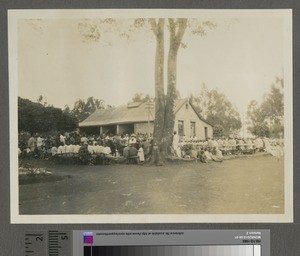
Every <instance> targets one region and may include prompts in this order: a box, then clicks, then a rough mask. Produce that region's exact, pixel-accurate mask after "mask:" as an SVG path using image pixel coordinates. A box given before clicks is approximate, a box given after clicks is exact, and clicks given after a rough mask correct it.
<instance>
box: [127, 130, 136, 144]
mask: <svg viewBox="0 0 300 256" xmlns="http://www.w3.org/2000/svg"><path fill="white" fill-rule="evenodd" d="M129 144H134V145H135V144H136V135H135V134H134V133H133V134H131V136H130V139H129Z"/></svg>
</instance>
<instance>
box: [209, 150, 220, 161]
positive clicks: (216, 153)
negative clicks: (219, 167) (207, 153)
mask: <svg viewBox="0 0 300 256" xmlns="http://www.w3.org/2000/svg"><path fill="white" fill-rule="evenodd" d="M211 157H212V159H213V160H214V161H215V162H222V161H223V155H222V152H221V150H220V149H218V148H214V149H213V151H212V155H211Z"/></svg>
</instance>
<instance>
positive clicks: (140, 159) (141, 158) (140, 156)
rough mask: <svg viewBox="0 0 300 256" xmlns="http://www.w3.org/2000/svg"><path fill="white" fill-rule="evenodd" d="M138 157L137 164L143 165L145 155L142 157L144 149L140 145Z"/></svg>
mask: <svg viewBox="0 0 300 256" xmlns="http://www.w3.org/2000/svg"><path fill="white" fill-rule="evenodd" d="M138 157H139V162H140V163H144V162H145V155H144V149H143V146H142V144H141V143H140V147H139V150H138Z"/></svg>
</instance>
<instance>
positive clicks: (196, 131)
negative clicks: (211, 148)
mask: <svg viewBox="0 0 300 256" xmlns="http://www.w3.org/2000/svg"><path fill="white" fill-rule="evenodd" d="M154 113H155V109H154V104H150V103H147V102H134V103H129V104H128V105H121V106H119V107H114V108H108V109H98V110H96V111H95V112H94V113H93V114H91V115H90V116H89V117H88V118H87V119H85V120H84V121H82V122H81V123H79V127H80V129H81V130H83V131H86V132H87V133H94V134H103V133H112V134H116V135H121V134H126V133H127V134H130V133H136V134H138V133H142V134H147V133H150V134H152V133H153V129H154V126H153V124H154V116H155V114H154ZM174 113H175V127H174V131H177V133H178V135H179V136H186V138H190V137H191V136H192V137H194V136H196V137H197V138H199V139H206V138H208V137H213V126H212V125H211V124H209V123H208V122H207V121H205V120H204V119H202V118H201V117H200V116H199V114H198V113H197V112H196V110H195V108H194V107H193V105H192V104H191V103H190V102H189V101H188V99H179V100H176V101H175V106H174Z"/></svg>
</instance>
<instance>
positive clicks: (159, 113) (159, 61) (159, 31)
mask: <svg viewBox="0 0 300 256" xmlns="http://www.w3.org/2000/svg"><path fill="white" fill-rule="evenodd" d="M164 23H165V20H164V19H159V20H158V22H157V23H156V21H155V20H154V19H150V24H151V26H152V30H153V32H154V34H155V37H156V54H155V120H154V132H153V154H152V157H151V162H152V163H154V162H155V163H156V164H158V165H160V164H162V158H161V157H160V156H161V154H160V151H161V148H162V137H163V130H164V123H165V120H164V119H165V94H164Z"/></svg>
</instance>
